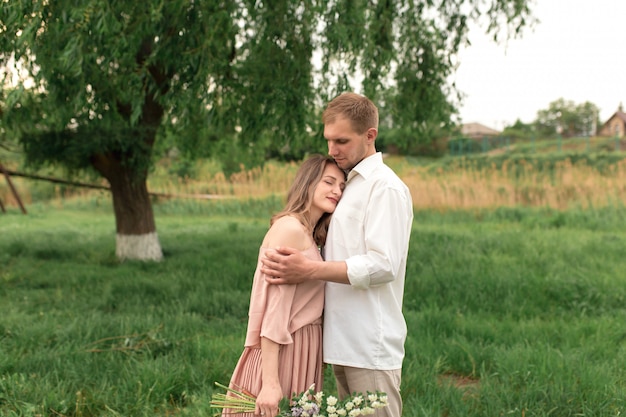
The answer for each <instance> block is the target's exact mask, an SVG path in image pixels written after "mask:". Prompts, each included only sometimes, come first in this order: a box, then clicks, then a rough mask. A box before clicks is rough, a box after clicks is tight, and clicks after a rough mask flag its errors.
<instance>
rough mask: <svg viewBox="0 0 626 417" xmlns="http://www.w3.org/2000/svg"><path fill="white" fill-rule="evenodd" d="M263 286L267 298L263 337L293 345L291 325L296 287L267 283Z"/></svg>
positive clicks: (262, 329) (262, 328)
mask: <svg viewBox="0 0 626 417" xmlns="http://www.w3.org/2000/svg"><path fill="white" fill-rule="evenodd" d="M263 285H265V286H266V291H267V298H266V305H265V314H264V316H263V321H262V322H261V337H266V338H268V339H270V340H272V341H273V342H276V343H278V344H281V345H287V344H291V343H293V338H292V337H291V333H290V331H289V324H290V315H291V306H292V305H293V298H294V296H295V293H296V285H272V284H268V283H266V282H264V283H263Z"/></svg>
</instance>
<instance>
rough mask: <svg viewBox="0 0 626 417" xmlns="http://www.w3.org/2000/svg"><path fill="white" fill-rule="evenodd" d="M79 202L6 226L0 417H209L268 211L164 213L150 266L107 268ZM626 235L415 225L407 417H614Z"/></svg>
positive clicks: (541, 217)
mask: <svg viewBox="0 0 626 417" xmlns="http://www.w3.org/2000/svg"><path fill="white" fill-rule="evenodd" d="M90 201H91V202H89V201H86V202H77V203H72V204H64V205H63V207H62V208H54V207H51V206H44V205H34V206H31V207H29V214H28V215H27V216H24V215H22V214H19V212H17V211H16V210H11V211H10V212H9V213H8V214H0V415H2V416H50V417H52V416H76V417H78V416H81V417H90V416H172V415H177V416H208V415H211V410H210V409H209V401H210V397H211V394H212V392H213V383H214V381H220V382H226V381H228V379H229V377H230V373H231V372H232V369H233V367H234V365H235V363H236V361H237V359H238V357H239V355H240V353H241V349H242V344H243V340H244V336H245V326H246V315H247V307H248V300H249V290H250V284H251V282H250V280H251V277H252V273H253V269H254V265H255V262H256V255H257V251H258V245H259V242H260V241H261V238H262V236H263V234H264V232H265V229H266V227H267V222H268V215H267V213H268V212H272V211H273V210H275V209H276V205H277V204H279V203H278V200H275V199H268V200H263V201H252V202H247V203H241V202H240V203H236V202H210V203H209V202H206V203H191V202H188V203H175V202H164V203H161V204H158V205H157V206H156V207H155V212H156V221H157V227H158V232H159V237H160V240H161V244H162V246H163V250H164V253H165V257H166V259H165V261H164V262H161V263H158V264H153V263H141V262H127V263H123V264H120V263H118V262H117V260H116V259H115V247H114V245H115V230H114V227H115V226H114V219H113V216H112V214H111V213H110V206H109V205H107V204H104V203H99V204H97V205H93V201H92V200H90ZM625 224H626V209H625V208H623V207H614V208H606V209H597V210H588V211H583V210H570V211H566V212H558V211H553V210H548V209H529V208H513V209H498V210H491V211H485V210H482V211H450V212H447V213H437V212H431V211H427V212H426V211H425V212H418V213H416V215H415V223H414V228H413V234H412V239H411V249H410V258H409V262H408V271H407V283H406V293H405V315H406V319H407V323H408V327H409V337H408V339H407V342H406V348H407V353H406V359H405V364H404V372H403V381H402V392H403V397H404V416H508V415H512V416H526V417H528V416H572V417H573V416H618V415H620V414H621V415H623V414H624V413H625V412H626V368H624V364H625V363H626V327H624V322H625V321H626V309H625V308H624V306H625V305H626V272H624V271H626V257H625V256H624V248H625V247H626V227H625V226H624V225H625ZM357 342H358V341H357ZM326 374H327V376H329V378H327V384H326V389H327V390H329V391H333V390H334V384H333V381H332V379H331V378H330V372H329V370H327V373H326ZM461 377H463V378H464V380H465V381H470V382H471V384H466V385H464V386H462V387H457V386H456V385H455V384H454V382H455V381H460V380H461Z"/></svg>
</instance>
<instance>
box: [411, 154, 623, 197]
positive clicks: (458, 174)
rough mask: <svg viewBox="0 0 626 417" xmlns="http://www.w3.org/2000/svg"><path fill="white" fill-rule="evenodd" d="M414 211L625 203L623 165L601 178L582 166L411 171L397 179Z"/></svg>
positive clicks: (523, 165)
mask: <svg viewBox="0 0 626 417" xmlns="http://www.w3.org/2000/svg"><path fill="white" fill-rule="evenodd" d="M400 176H401V177H402V178H403V180H404V181H405V182H406V184H407V185H408V186H409V188H410V189H411V193H412V195H413V205H414V207H415V208H416V209H465V208H489V207H502V206H508V207H511V206H535V207H550V208H554V209H567V208H569V207H581V208H588V207H604V206H607V205H614V204H624V203H626V161H621V162H619V163H617V164H616V165H613V166H612V167H610V168H609V169H608V172H607V173H604V174H602V173H600V172H598V171H597V170H596V169H595V168H594V167H591V166H589V165H586V164H582V163H577V164H573V163H571V162H570V161H569V160H565V161H561V162H557V163H556V164H555V166H554V169H552V170H542V169H537V168H535V167H534V166H533V165H532V164H530V163H524V162H522V163H518V164H517V165H515V166H513V165H512V164H506V163H505V164H503V165H502V166H501V167H496V166H495V165H492V166H491V167H476V166H471V165H458V166H456V167H452V168H448V169H446V170H443V169H438V170H432V169H429V168H427V167H413V168H411V169H408V170H405V171H404V172H401V173H400Z"/></svg>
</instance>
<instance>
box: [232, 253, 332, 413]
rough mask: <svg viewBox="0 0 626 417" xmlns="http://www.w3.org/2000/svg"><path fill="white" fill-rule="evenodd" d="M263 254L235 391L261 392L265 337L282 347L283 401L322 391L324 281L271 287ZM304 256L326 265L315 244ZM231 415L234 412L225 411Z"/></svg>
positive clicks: (233, 384) (237, 367) (254, 287)
mask: <svg viewBox="0 0 626 417" xmlns="http://www.w3.org/2000/svg"><path fill="white" fill-rule="evenodd" d="M265 250H266V249H265V248H261V249H260V251H259V260H258V262H257V268H256V271H255V273H254V281H253V283H252V292H251V295H250V310H249V314H248V331H247V334H246V341H245V344H244V350H243V353H242V354H241V357H240V358H239V362H238V363H237V366H236V367H235V370H234V371H233V375H232V378H231V380H230V386H231V387H234V388H239V389H240V388H244V389H246V390H248V391H249V392H250V393H252V394H253V395H254V396H257V395H258V394H259V392H260V391H261V384H262V380H261V337H266V338H268V339H270V340H272V341H274V342H276V343H278V344H280V345H281V346H280V349H279V354H278V376H279V379H280V384H281V386H282V389H283V397H287V398H291V396H292V394H293V393H294V392H295V393H300V392H303V391H306V390H307V389H308V388H309V387H310V386H311V384H313V383H315V388H316V391H321V390H322V374H323V367H322V311H323V309H324V282H322V281H317V280H312V281H307V282H303V283H301V284H296V285H270V284H267V283H266V282H265V275H264V274H262V273H261V271H260V266H261V259H262V258H263V256H264V253H265ZM302 253H303V254H304V255H305V256H306V257H308V258H310V259H314V260H322V257H321V256H320V253H319V250H318V249H317V247H316V246H315V245H313V246H311V247H310V248H309V249H306V250H304V251H302ZM224 411H225V413H224V414H226V413H227V412H228V411H229V410H224Z"/></svg>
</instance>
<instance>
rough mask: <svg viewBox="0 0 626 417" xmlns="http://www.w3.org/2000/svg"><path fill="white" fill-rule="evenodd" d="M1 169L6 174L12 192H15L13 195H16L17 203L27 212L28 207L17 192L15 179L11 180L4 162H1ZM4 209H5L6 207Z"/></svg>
mask: <svg viewBox="0 0 626 417" xmlns="http://www.w3.org/2000/svg"><path fill="white" fill-rule="evenodd" d="M0 171H2V173H3V174H4V178H6V180H7V184H9V188H10V189H11V192H12V193H13V197H15V200H16V201H17V204H19V206H20V209H21V210H22V213H24V214H26V208H24V204H22V199H20V196H19V194H18V193H17V190H16V189H15V186H14V185H13V181H11V177H10V176H9V173H8V172H7V171H6V170H5V169H4V166H3V165H2V164H0ZM2 211H4V207H3V210H2Z"/></svg>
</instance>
